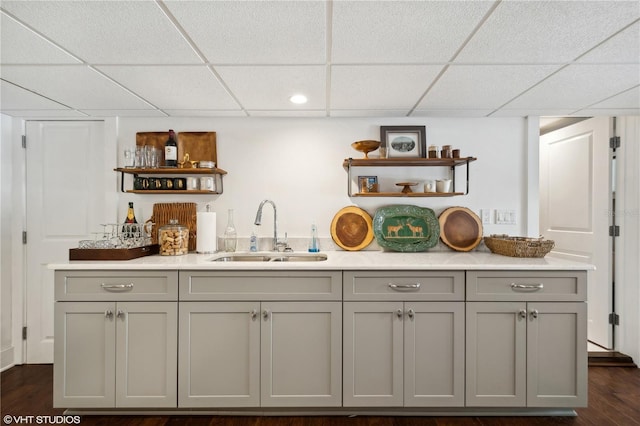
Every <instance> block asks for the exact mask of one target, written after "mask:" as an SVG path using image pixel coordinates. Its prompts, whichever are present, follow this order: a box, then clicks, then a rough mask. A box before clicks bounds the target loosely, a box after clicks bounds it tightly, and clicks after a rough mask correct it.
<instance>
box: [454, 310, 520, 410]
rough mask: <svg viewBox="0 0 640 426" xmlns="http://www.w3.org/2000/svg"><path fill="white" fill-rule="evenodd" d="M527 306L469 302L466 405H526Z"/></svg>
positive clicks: (467, 317)
mask: <svg viewBox="0 0 640 426" xmlns="http://www.w3.org/2000/svg"><path fill="white" fill-rule="evenodd" d="M526 309H527V305H526V303H525V302H467V316H466V323H467V330H466V342H467V344H466V354H467V359H466V365H467V368H466V377H467V380H466V405H467V406H469V407H481V406H489V407H524V406H526V402H527V400H526V361H527V359H526V356H527V346H526V345H527V334H526V333H527V315H526V312H527V311H526Z"/></svg>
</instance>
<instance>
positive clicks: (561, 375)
mask: <svg viewBox="0 0 640 426" xmlns="http://www.w3.org/2000/svg"><path fill="white" fill-rule="evenodd" d="M527 308H528V318H527V406H529V407H586V405H587V357H588V356H587V305H586V303H570V302H565V303H529V304H528V305H527Z"/></svg>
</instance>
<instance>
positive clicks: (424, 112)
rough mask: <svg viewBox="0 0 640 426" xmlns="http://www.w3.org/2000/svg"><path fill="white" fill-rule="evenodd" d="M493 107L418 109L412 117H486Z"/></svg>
mask: <svg viewBox="0 0 640 426" xmlns="http://www.w3.org/2000/svg"><path fill="white" fill-rule="evenodd" d="M492 111H493V110H492V109H437V108H434V109H416V110H415V111H413V112H412V113H411V117H486V116H488V115H489V114H491V112H492Z"/></svg>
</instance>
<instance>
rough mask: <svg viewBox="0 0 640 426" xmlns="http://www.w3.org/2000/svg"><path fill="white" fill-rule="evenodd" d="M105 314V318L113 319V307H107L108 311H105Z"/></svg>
mask: <svg viewBox="0 0 640 426" xmlns="http://www.w3.org/2000/svg"><path fill="white" fill-rule="evenodd" d="M104 316H105V318H108V319H112V318H113V311H111V309H107V310H106V311H104Z"/></svg>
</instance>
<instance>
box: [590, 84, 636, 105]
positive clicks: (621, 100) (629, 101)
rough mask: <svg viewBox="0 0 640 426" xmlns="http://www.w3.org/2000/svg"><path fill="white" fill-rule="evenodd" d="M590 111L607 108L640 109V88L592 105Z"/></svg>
mask: <svg viewBox="0 0 640 426" xmlns="http://www.w3.org/2000/svg"><path fill="white" fill-rule="evenodd" d="M589 108H590V109H606V108H614V109H618V108H632V109H638V108H640V86H637V87H634V88H632V89H630V90H627V91H625V92H622V93H620V94H618V95H616V96H612V97H610V98H608V99H605V100H604V101H602V102H598V103H596V104H593V105H590V106H589Z"/></svg>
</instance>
